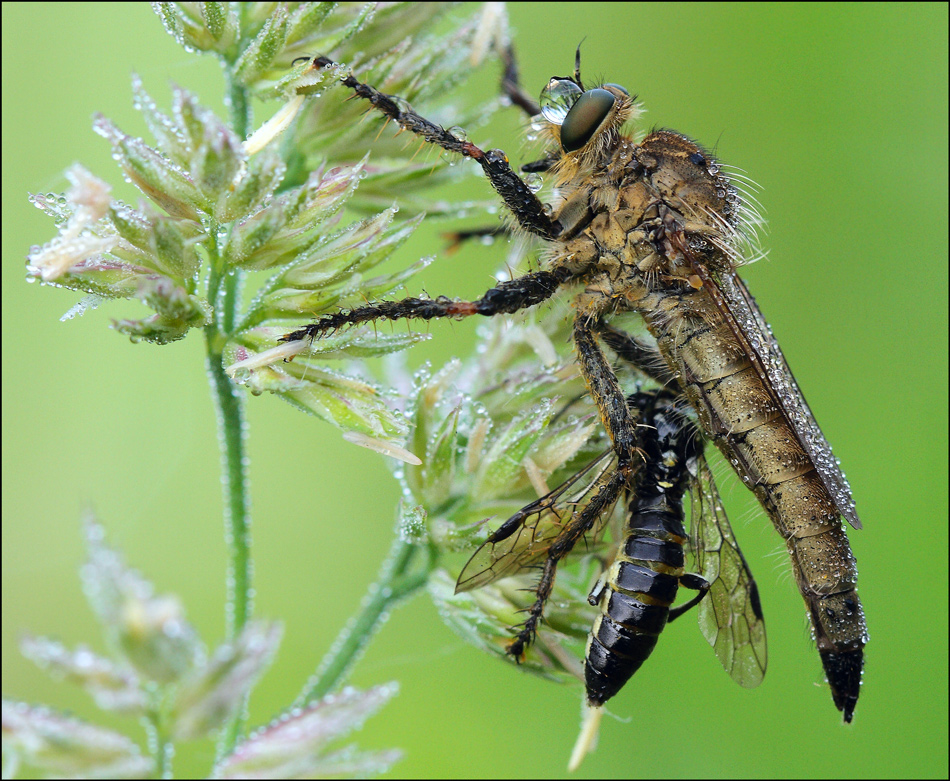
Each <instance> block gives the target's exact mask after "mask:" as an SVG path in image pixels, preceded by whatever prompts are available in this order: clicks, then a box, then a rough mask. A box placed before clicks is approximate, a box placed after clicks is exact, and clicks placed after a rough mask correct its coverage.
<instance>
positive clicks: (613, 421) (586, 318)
mask: <svg viewBox="0 0 950 781" xmlns="http://www.w3.org/2000/svg"><path fill="white" fill-rule="evenodd" d="M608 304H609V299H608V298H607V296H606V295H604V294H603V293H600V292H599V291H597V290H595V289H594V290H592V289H590V288H589V289H588V290H587V291H586V292H584V293H583V294H581V295H580V296H578V300H577V313H576V314H575V316H574V347H575V348H576V349H577V364H578V368H579V369H580V372H581V376H582V377H583V378H584V382H585V383H586V384H587V389H588V390H589V391H590V395H591V398H592V399H593V401H594V404H596V405H597V411H598V412H599V413H600V419H601V422H602V423H603V424H604V428H605V429H606V431H607V435H608V436H609V437H610V441H611V444H612V445H613V448H614V450H615V451H616V453H617V457H618V458H619V459H620V465H621V466H628V467H629V466H631V465H632V464H633V463H634V452H635V451H636V448H637V424H636V420H634V417H633V413H632V412H631V411H630V408H629V407H628V406H627V398H626V396H625V395H624V392H623V390H622V389H621V387H620V383H619V382H618V381H617V375H616V374H614V370H613V368H612V367H611V366H610V363H609V362H608V361H607V358H606V356H605V355H604V353H603V351H602V350H601V349H600V347H599V346H598V345H597V340H596V338H595V333H596V332H597V330H596V329H597V328H598V325H599V322H600V315H601V314H602V312H603V310H604V308H606V306H607V305H608Z"/></svg>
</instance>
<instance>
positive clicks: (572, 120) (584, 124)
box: [561, 89, 616, 152]
mask: <svg viewBox="0 0 950 781" xmlns="http://www.w3.org/2000/svg"><path fill="white" fill-rule="evenodd" d="M615 100H616V98H615V97H614V96H613V95H611V94H610V93H609V92H608V91H607V90H605V89H592V90H588V91H587V92H585V93H584V94H583V95H581V96H580V97H579V98H578V99H577V100H576V101H574V105H573V106H572V107H571V110H570V111H569V112H568V113H567V116H566V117H565V118H564V122H563V123H562V125H561V147H562V148H563V149H564V151H565V152H573V151H575V150H577V149H580V148H581V147H582V146H584V144H586V143H587V142H588V141H590V140H591V139H592V138H593V137H594V133H596V132H597V129H598V128H599V127H600V125H601V123H602V122H603V121H604V120H605V119H606V118H607V115H608V114H609V113H610V110H611V109H612V108H613V107H614V101H615Z"/></svg>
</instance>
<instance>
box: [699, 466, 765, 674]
mask: <svg viewBox="0 0 950 781" xmlns="http://www.w3.org/2000/svg"><path fill="white" fill-rule="evenodd" d="M696 470H697V474H696V475H695V484H694V486H693V489H692V491H691V495H692V508H691V516H692V518H691V539H690V544H691V547H692V549H693V554H694V556H695V557H696V571H697V572H698V573H699V574H700V575H702V576H703V577H704V578H705V579H706V580H707V581H708V582H709V584H710V590H709V593H708V594H707V595H706V598H705V599H703V600H702V601H701V602H700V603H699V626H700V629H701V630H702V633H703V635H704V636H705V637H706V640H708V641H709V644H710V645H711V646H712V647H713V648H714V649H715V651H716V656H717V657H718V658H719V661H720V662H721V663H722V666H723V667H725V668H726V672H728V673H729V675H730V676H732V678H733V680H734V681H736V683H738V684H739V685H741V686H745V687H747V688H750V689H751V688H753V687H755V686H758V685H759V684H760V683H761V682H762V678H763V676H764V675H765V667H766V664H767V659H768V657H767V651H766V643H765V621H764V619H763V618H762V606H761V604H760V603H759V591H758V588H757V587H756V585H755V580H754V579H753V577H752V572H751V571H750V570H749V565H748V564H747V563H746V560H745V557H744V556H743V555H742V551H741V550H739V543H737V542H736V538H735V536H734V535H733V533H732V529H731V528H730V526H729V520H728V518H726V513H725V510H724V509H723V506H722V501H721V500H720V498H719V492H718V491H717V490H716V484H715V482H714V481H713V476H712V472H711V471H710V469H709V465H708V464H707V463H706V459H705V458H700V459H698V460H697V464H696Z"/></svg>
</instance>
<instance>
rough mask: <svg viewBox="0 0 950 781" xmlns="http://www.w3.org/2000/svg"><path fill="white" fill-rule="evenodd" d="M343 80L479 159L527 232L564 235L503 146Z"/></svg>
mask: <svg viewBox="0 0 950 781" xmlns="http://www.w3.org/2000/svg"><path fill="white" fill-rule="evenodd" d="M313 65H314V67H315V68H326V67H329V66H332V65H333V61H332V60H330V59H328V58H326V57H316V58H315V59H314V61H313ZM342 82H343V84H344V85H345V86H347V87H349V88H350V89H351V90H353V92H354V93H355V94H356V95H357V96H358V97H361V98H363V99H365V100H368V101H369V102H370V103H371V104H372V105H373V107H374V108H376V109H377V110H378V111H380V112H381V113H382V114H385V115H386V116H387V117H389V118H390V119H393V120H395V122H396V124H398V125H399V127H401V128H403V130H408V131H410V132H412V133H415V134H416V135H417V136H419V137H421V138H423V139H425V140H426V141H428V142H429V143H432V144H436V145H437V146H440V147H442V149H445V150H446V151H449V152H455V153H456V154H460V155H462V156H464V157H470V158H471V159H472V160H475V161H476V162H477V163H478V164H479V165H480V166H481V167H482V170H483V171H484V172H485V176H487V177H488V181H489V182H490V183H491V186H492V187H494V188H495V192H497V193H498V195H500V196H501V197H502V199H503V200H504V202H505V204H506V205H507V206H508V208H509V209H510V211H511V213H512V214H513V215H514V217H515V219H516V220H517V221H518V223H519V224H520V225H521V227H522V228H524V229H525V230H526V231H528V232H529V233H533V234H535V235H536V236H541V237H542V238H545V239H553V238H556V237H557V236H558V235H559V234H560V232H561V224H560V223H559V222H558V221H557V220H554V219H552V218H551V217H550V216H548V214H547V212H546V211H545V209H544V204H542V203H541V201H539V200H538V198H537V196H535V194H534V193H533V192H531V189H530V188H529V187H528V186H527V185H526V184H525V183H524V182H523V181H522V180H521V177H520V176H518V174H517V173H515V172H514V171H513V170H512V168H511V166H510V165H509V164H508V158H507V157H506V156H505V153H504V152H502V151H501V150H500V149H489V150H488V151H487V152H486V151H484V150H482V149H480V148H479V147H477V146H475V144H473V143H471V142H470V141H465V140H463V139H460V138H457V137H456V136H454V135H453V134H452V133H450V132H449V131H448V130H446V129H445V128H443V127H441V126H440V125H437V124H435V123H434V122H430V121H429V120H428V119H426V118H425V117H423V116H421V115H419V114H417V113H416V112H415V111H414V110H413V109H412V108H411V107H409V106H408V105H407V104H406V103H405V102H404V101H400V100H398V99H397V98H395V97H394V96H392V95H387V94H385V93H383V92H380V91H379V90H378V89H376V88H375V87H372V86H370V85H369V84H364V83H363V82H361V81H359V80H357V79H356V78H355V77H354V76H353V75H352V74H347V75H346V76H344V77H343V79H342Z"/></svg>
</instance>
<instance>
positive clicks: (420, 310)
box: [281, 269, 571, 342]
mask: <svg viewBox="0 0 950 781" xmlns="http://www.w3.org/2000/svg"><path fill="white" fill-rule="evenodd" d="M570 276H571V275H570V273H569V272H567V271H565V270H563V269H555V270H554V271H536V272H532V273H530V274H525V275H524V276H522V277H518V278H517V279H512V280H509V281H507V282H501V283H499V284H498V285H496V286H495V287H493V288H492V289H491V290H488V291H487V292H486V293H485V295H483V296H482V297H481V298H479V299H477V300H476V301H457V300H454V299H451V298H447V297H445V296H439V297H438V298H404V299H403V300H402V301H379V302H377V303H374V304H367V305H366V306H360V307H357V308H356V309H351V310H349V311H343V312H337V313H335V314H332V315H325V316H323V317H321V318H319V319H318V320H315V321H314V322H312V323H308V324H307V325H305V326H304V327H303V328H298V329H297V330H296V331H292V332H291V333H289V334H285V335H284V336H282V337H281V341H282V342H294V341H297V340H298V339H316V338H317V337H319V336H321V335H323V334H325V333H330V332H333V331H336V330H337V329H339V328H343V327H345V326H348V325H357V324H359V323H367V322H373V321H375V320H404V319H405V320H432V319H435V318H441V317H454V318H462V317H469V316H470V315H483V316H485V317H491V316H492V315H497V314H511V313H513V312H517V311H519V310H521V309H526V308H527V307H529V306H534V305H535V304H539V303H541V302H542V301H545V300H547V299H548V298H550V297H551V296H552V295H554V293H555V292H557V289H558V287H560V285H561V284H562V283H564V282H566V281H567V280H568V279H570Z"/></svg>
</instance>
